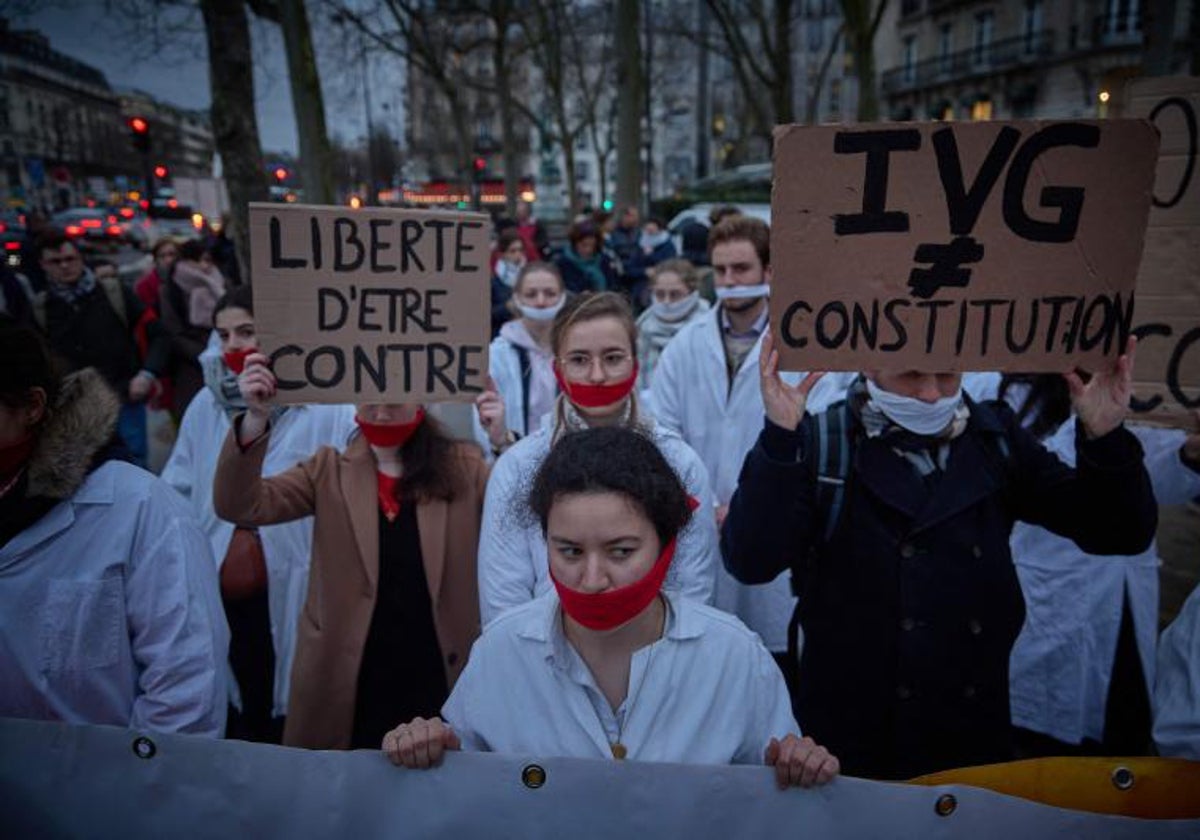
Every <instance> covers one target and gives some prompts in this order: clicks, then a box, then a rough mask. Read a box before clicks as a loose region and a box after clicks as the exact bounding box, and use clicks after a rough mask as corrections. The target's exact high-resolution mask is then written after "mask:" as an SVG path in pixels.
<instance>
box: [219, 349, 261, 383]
mask: <svg viewBox="0 0 1200 840" xmlns="http://www.w3.org/2000/svg"><path fill="white" fill-rule="evenodd" d="M257 352H258V348H257V347H243V348H242V349H241V350H229V351H226V352H225V353H222V354H221V358H222V359H224V360H225V367H227V368H229V369H230V370H231V371H233V372H234V373H235V374H237V375H238V376H241V374H242V371H243V370H245V369H246V357H247V356H249V355H250V354H251V353H257Z"/></svg>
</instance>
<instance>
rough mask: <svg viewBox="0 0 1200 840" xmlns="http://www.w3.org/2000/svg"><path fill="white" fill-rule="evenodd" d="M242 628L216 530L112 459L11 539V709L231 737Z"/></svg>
mask: <svg viewBox="0 0 1200 840" xmlns="http://www.w3.org/2000/svg"><path fill="white" fill-rule="evenodd" d="M228 652H229V630H228V628H227V627H226V624H225V614H224V611H223V610H222V607H221V598H220V594H219V592H218V587H217V575H216V569H215V566H214V565H213V561H212V556H211V552H210V550H209V546H208V541H207V540H206V539H205V538H204V534H203V532H201V530H200V528H199V526H198V525H197V523H196V518H195V516H194V515H193V513H192V511H191V510H190V509H189V508H188V506H187V505H186V504H185V503H184V502H183V501H182V500H181V499H180V498H179V497H178V496H177V495H176V494H175V493H173V492H171V491H170V490H169V489H168V488H167V486H166V485H165V484H163V483H162V482H161V481H160V480H159V479H157V478H155V477H154V476H153V475H151V474H150V473H148V472H146V471H145V470H142V469H140V468H138V467H135V466H133V465H131V464H126V463H123V462H118V461H109V462H108V463H106V464H103V465H102V466H100V467H99V468H98V469H97V470H95V471H94V472H93V473H92V474H91V475H89V476H88V477H87V478H86V479H85V480H84V482H83V484H82V485H81V486H80V487H79V489H77V490H76V491H75V493H74V494H72V495H71V497H70V498H69V499H66V500H65V501H62V502H60V503H59V504H57V505H56V506H55V507H53V508H52V509H51V510H50V511H49V512H48V513H47V514H45V515H44V516H43V517H42V518H41V519H39V520H38V521H37V522H35V523H34V524H33V525H30V526H29V527H28V528H26V529H25V530H24V531H22V532H21V533H19V534H17V535H16V536H15V537H13V538H12V539H11V540H9V541H8V543H7V544H5V545H4V546H3V547H0V717H23V718H38V719H43V720H61V721H66V722H67V723H90V724H108V725H112V726H127V727H130V728H132V729H144V730H151V731H155V732H189V733H194V734H198V735H209V736H213V737H221V736H222V735H224V732H225V710H226V703H227V697H228V694H227V689H226V685H225V660H226V657H227V656H228Z"/></svg>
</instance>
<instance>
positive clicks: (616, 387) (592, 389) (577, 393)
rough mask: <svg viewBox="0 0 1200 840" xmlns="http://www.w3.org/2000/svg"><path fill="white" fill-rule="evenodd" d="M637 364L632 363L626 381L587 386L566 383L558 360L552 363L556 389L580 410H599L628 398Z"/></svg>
mask: <svg viewBox="0 0 1200 840" xmlns="http://www.w3.org/2000/svg"><path fill="white" fill-rule="evenodd" d="M637 377H638V364H637V362H636V361H635V362H634V363H633V372H632V373H630V374H629V378H628V379H624V380H622V381H620V382H617V383H614V384H612V385H588V384H586V383H583V382H568V381H567V379H566V377H565V376H563V374H562V371H561V370H559V368H558V360H555V362H554V378H555V379H556V380H557V381H558V387H559V389H561V390H562V392H563V393H564V394H566V395H567V399H569V400H570V401H571V402H572V403H574V404H575V405H577V406H580V407H581V408H601V407H602V406H606V405H612V404H613V403H618V402H620V401H621V400H623V399H625V398H626V397H628V396H629V393H630V392H631V391H632V390H633V386H634V384H635V383H636V382H637Z"/></svg>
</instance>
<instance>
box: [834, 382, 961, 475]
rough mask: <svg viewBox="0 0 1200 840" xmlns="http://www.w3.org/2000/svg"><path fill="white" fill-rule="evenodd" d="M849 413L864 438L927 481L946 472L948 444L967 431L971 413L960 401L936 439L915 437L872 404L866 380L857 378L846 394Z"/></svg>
mask: <svg viewBox="0 0 1200 840" xmlns="http://www.w3.org/2000/svg"><path fill="white" fill-rule="evenodd" d="M846 399H847V401H849V403H850V411H851V413H852V414H854V416H856V417H857V418H858V420H859V422H860V423H862V426H863V429H864V430H865V431H866V433H867V437H868V438H876V437H882V438H884V439H885V440H886V442H887V444H888V445H889V446H890V447H891V448H892V451H893V452H895V453H896V454H897V455H899V456H900V457H901V458H903V459H904V460H906V461H908V462H909V464H911V465H912V467H913V469H915V470H916V471H917V475H919V476H920V477H921V478H923V479H927V480H928V479H931V478H934V477H936V476H937V475H938V474H940V473H941V471H942V470H944V469H946V464H947V463H948V462H949V460H950V442H951V441H953V440H954V439H955V438H957V437H958V436H959V435H961V434H962V433H963V432H965V431H966V430H967V421H968V420H969V419H970V417H971V409H970V407H969V406H968V405H967V401H966V400H960V401H959V403H958V407H957V408H956V409H955V410H954V419H953V420H951V421H950V425H949V426H947V427H946V429H945V431H943V432H941V433H940V434H937V435H918V434H916V433H915V432H910V431H909V430H908V429H906V428H904V427H903V426H900V425H898V424H897V423H895V422H893V421H892V419H891V418H890V417H888V416H887V415H886V414H884V413H883V411H882V409H880V408H879V406H877V405H876V404H875V402H874V401H873V400H872V399H871V396H870V394H869V393H868V392H867V380H866V379H865V378H864V377H862V376H860V377H858V378H857V379H855V380H854V382H853V383H852V384H851V385H850V390H849V391H848V392H847V394H846Z"/></svg>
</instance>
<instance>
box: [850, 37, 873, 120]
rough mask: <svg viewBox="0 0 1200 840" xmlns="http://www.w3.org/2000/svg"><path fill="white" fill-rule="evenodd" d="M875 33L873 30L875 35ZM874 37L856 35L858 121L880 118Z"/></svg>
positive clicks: (855, 72)
mask: <svg viewBox="0 0 1200 840" xmlns="http://www.w3.org/2000/svg"><path fill="white" fill-rule="evenodd" d="M874 34H875V33H874V32H872V33H871V35H872V36H873V35H874ZM874 41H875V39H874V37H870V38H864V37H861V35H860V36H859V37H856V38H855V39H854V40H853V42H852V43H853V44H854V75H855V76H857V77H858V121H859V122H860V123H867V122H875V121H876V120H877V119H879V92H878V91H877V90H876V89H875V49H874V46H873V44H874Z"/></svg>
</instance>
